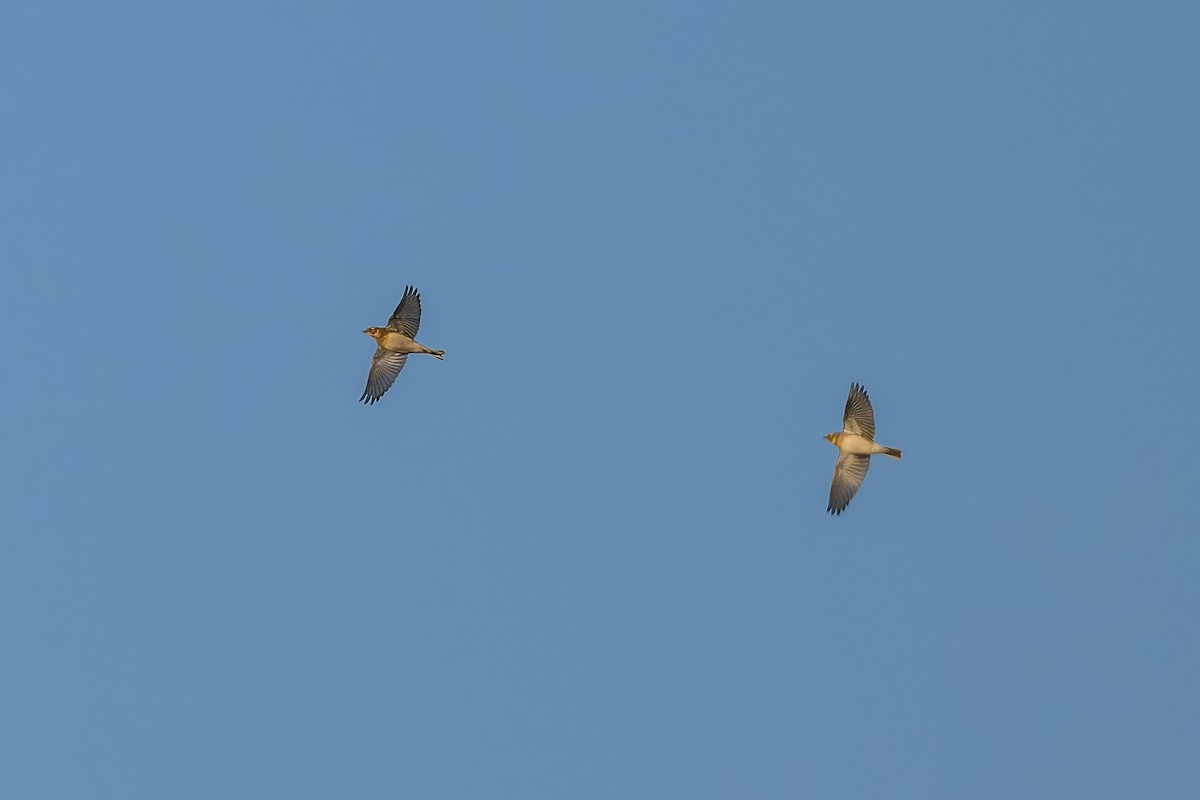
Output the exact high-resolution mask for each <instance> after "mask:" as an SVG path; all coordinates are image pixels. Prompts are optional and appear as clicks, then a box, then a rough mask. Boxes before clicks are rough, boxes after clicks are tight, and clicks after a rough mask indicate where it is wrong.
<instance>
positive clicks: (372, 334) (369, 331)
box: [363, 328, 382, 339]
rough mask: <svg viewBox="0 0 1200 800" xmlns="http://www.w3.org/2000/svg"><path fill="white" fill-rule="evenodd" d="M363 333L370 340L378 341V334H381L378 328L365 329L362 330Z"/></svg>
mask: <svg viewBox="0 0 1200 800" xmlns="http://www.w3.org/2000/svg"><path fill="white" fill-rule="evenodd" d="M363 333H365V334H366V335H367V336H370V337H371V338H372V339H378V338H379V334H380V333H382V331H381V330H380V329H379V328H365V329H363Z"/></svg>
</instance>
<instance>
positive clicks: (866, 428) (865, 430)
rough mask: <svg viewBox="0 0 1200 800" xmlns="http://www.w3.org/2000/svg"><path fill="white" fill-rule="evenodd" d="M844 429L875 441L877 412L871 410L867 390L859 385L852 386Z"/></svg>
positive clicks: (844, 418) (843, 421) (844, 414)
mask: <svg viewBox="0 0 1200 800" xmlns="http://www.w3.org/2000/svg"><path fill="white" fill-rule="evenodd" d="M842 427H843V428H844V429H845V430H848V431H850V433H857V434H858V435H859V436H865V437H867V438H868V439H870V440H872V441H874V440H875V411H874V410H873V409H872V408H871V398H869V397H867V390H866V389H864V388H863V387H861V386H859V385H858V384H857V383H852V384H850V396H849V397H847V398H846V411H845V412H844V413H843V414H842ZM863 474H866V469H863Z"/></svg>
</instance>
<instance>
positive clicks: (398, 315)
mask: <svg viewBox="0 0 1200 800" xmlns="http://www.w3.org/2000/svg"><path fill="white" fill-rule="evenodd" d="M387 326H388V327H389V328H391V329H392V330H394V331H400V332H401V333H403V334H404V335H405V336H407V337H408V338H410V339H415V338H417V328H419V327H421V294H420V292H418V291H417V290H416V288H414V287H412V286H409V287H406V288H405V290H404V297H402V298H400V304H399V305H397V306H396V310H395V311H393V312H392V318H391V319H389V320H388V325H387Z"/></svg>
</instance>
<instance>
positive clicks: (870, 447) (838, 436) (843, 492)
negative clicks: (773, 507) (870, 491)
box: [825, 383, 900, 514]
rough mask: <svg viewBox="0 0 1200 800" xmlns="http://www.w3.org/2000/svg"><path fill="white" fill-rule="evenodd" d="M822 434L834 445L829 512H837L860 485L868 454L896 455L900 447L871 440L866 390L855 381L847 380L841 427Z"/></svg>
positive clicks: (868, 462)
mask: <svg viewBox="0 0 1200 800" xmlns="http://www.w3.org/2000/svg"><path fill="white" fill-rule="evenodd" d="M825 438H826V439H828V440H829V441H830V442H832V443H833V445H834V446H835V447H837V449H838V460H837V466H835V467H834V468H833V485H831V486H830V487H829V507H828V508H827V509H825V510H826V511H828V512H829V513H830V514H840V513H842V512H843V511H845V510H846V506H848V505H850V500H851V498H853V497H854V493H855V492H857V491H858V487H860V486H862V482H863V479H864V478H866V477H867V470H868V469H870V467H871V456H872V455H874V454H875V453H883V454H884V455H885V456H891V457H892V458H900V451H899V450H897V449H896V448H894V447H885V446H883V445H881V444H879V443H877V442H876V441H875V410H874V409H872V408H871V398H870V397H868V396H867V390H866V389H864V388H863V387H862V386H859V385H858V384H857V383H852V384H850V396H849V397H847V398H846V410H845V411H844V412H843V413H842V430H841V431H839V432H837V433H827V434H825Z"/></svg>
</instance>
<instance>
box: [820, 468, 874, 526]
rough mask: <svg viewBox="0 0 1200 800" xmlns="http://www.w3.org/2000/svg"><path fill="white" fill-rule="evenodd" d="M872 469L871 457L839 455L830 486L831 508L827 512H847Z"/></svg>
mask: <svg viewBox="0 0 1200 800" xmlns="http://www.w3.org/2000/svg"><path fill="white" fill-rule="evenodd" d="M870 468H871V457H870V456H859V455H855V454H853V453H839V454H838V460H837V466H835V467H834V468H833V483H832V484H830V486H829V507H828V508H827V509H825V510H826V511H828V512H829V513H830V514H840V513H842V512H843V511H845V510H846V506H848V505H850V500H851V498H853V497H854V493H855V492H857V491H858V487H860V486H862V483H863V479H865V478H866V477H867V470H868V469H870Z"/></svg>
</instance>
